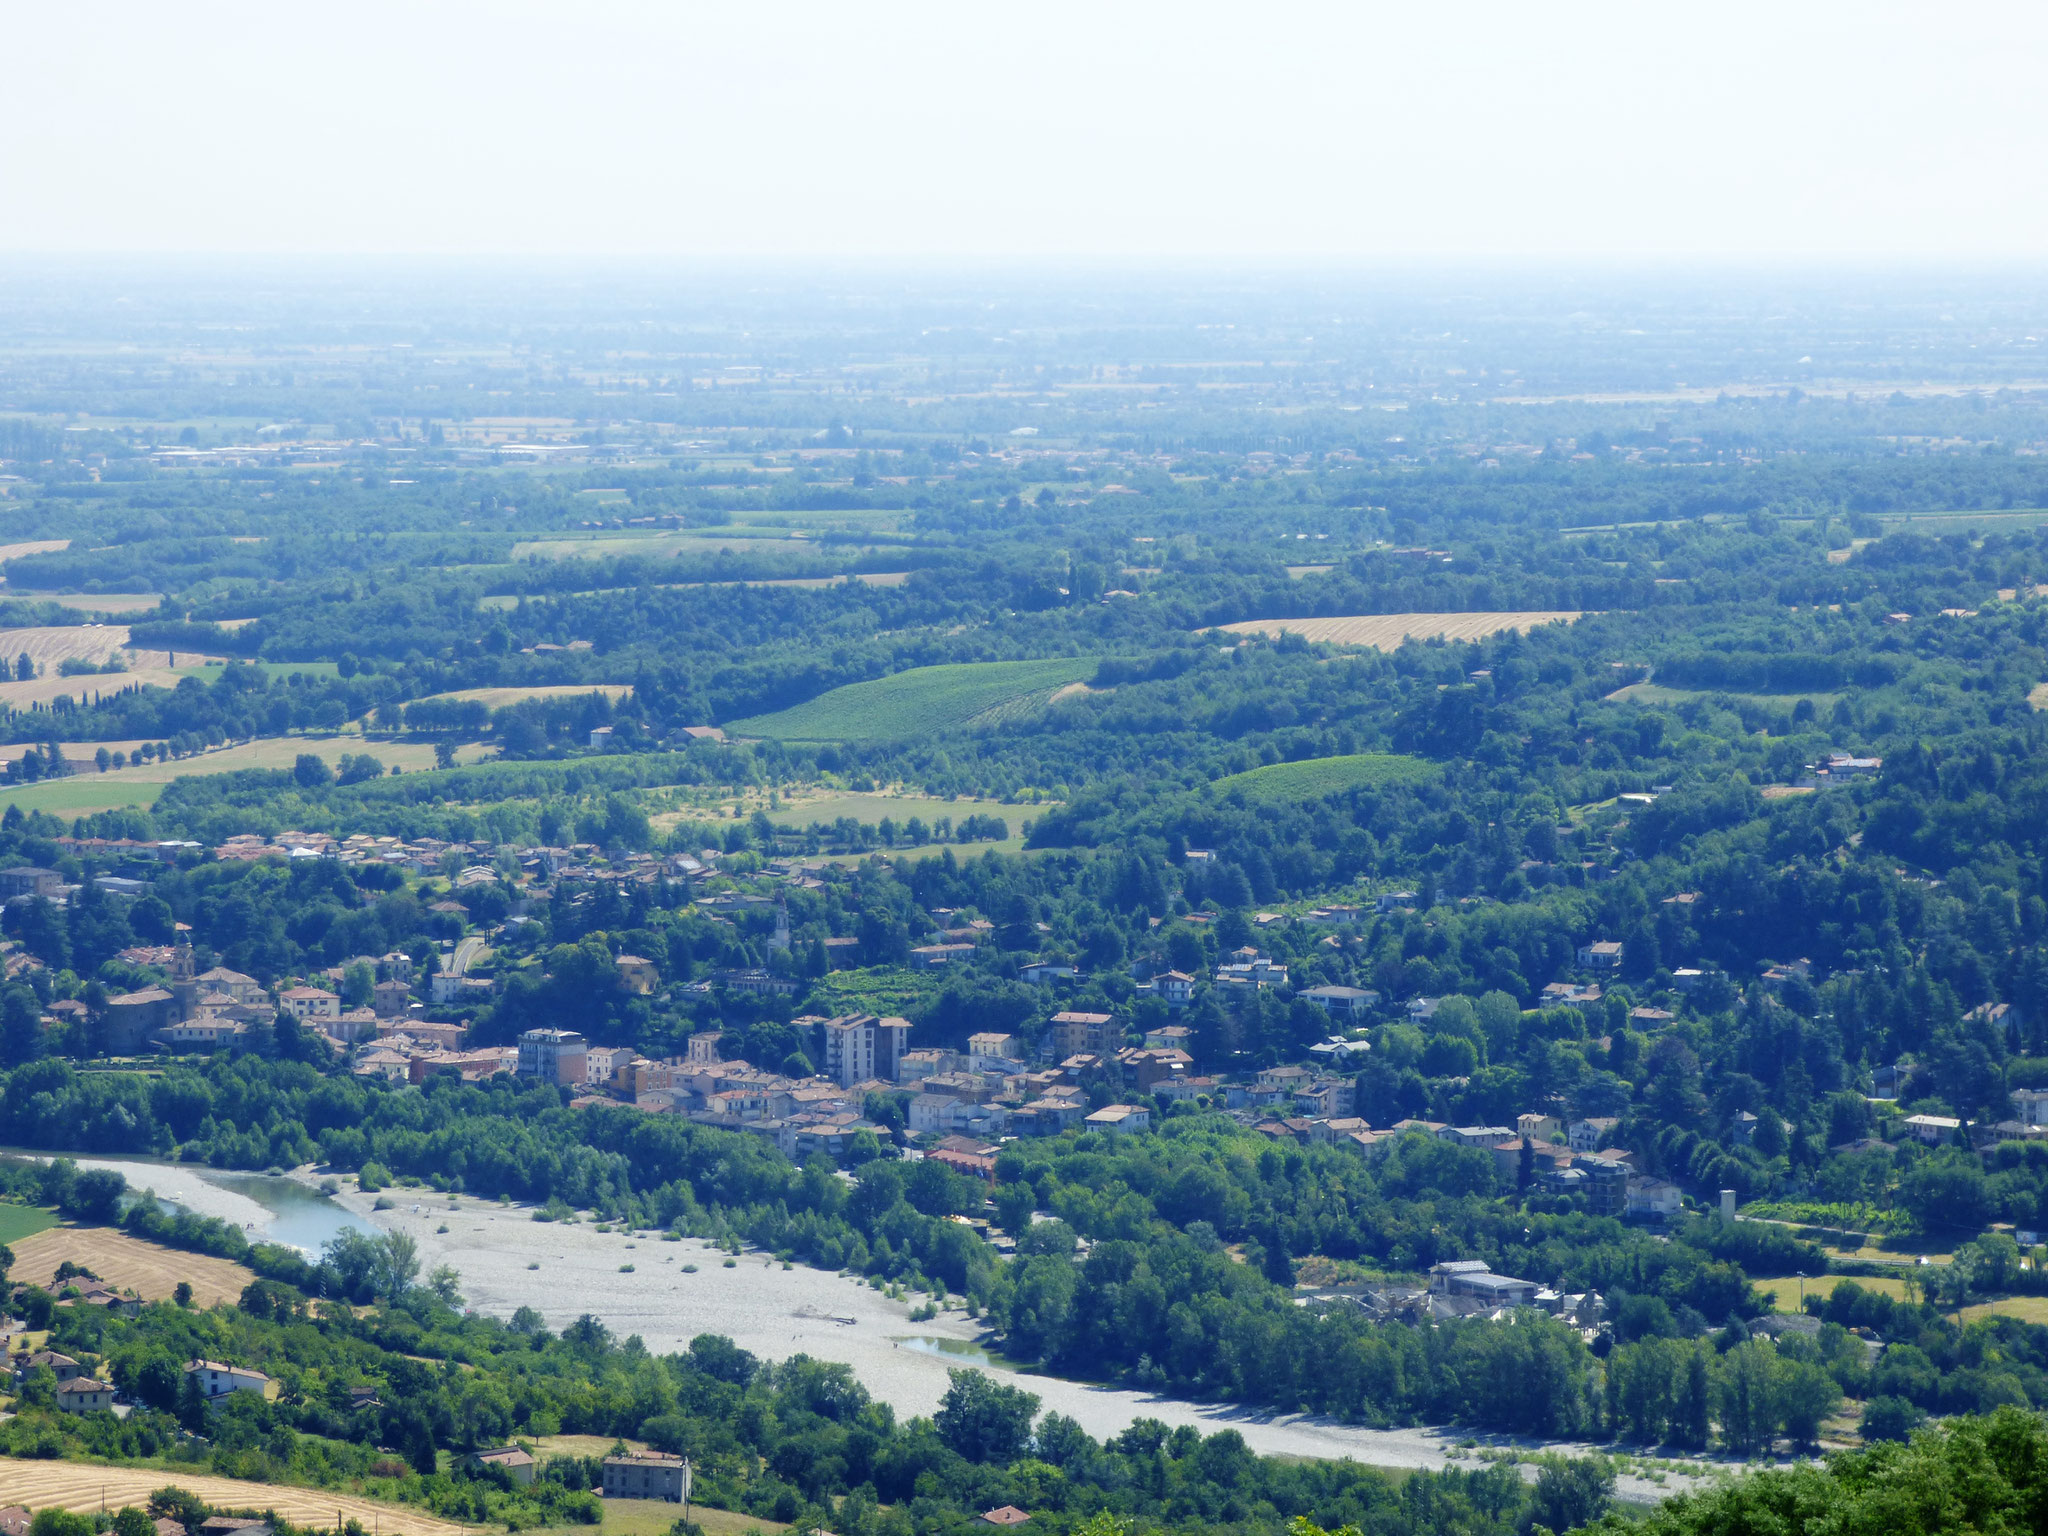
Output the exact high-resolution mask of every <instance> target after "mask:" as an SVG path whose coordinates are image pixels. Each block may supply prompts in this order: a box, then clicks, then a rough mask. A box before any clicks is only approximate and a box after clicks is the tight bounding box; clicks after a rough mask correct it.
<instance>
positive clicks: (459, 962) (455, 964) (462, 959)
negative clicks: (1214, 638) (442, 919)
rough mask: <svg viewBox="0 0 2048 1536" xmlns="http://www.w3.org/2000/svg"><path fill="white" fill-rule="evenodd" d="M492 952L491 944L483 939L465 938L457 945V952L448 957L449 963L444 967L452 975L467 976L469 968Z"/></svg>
mask: <svg viewBox="0 0 2048 1536" xmlns="http://www.w3.org/2000/svg"><path fill="white" fill-rule="evenodd" d="M490 952H491V947H490V945H488V944H486V943H485V942H484V941H483V940H482V939H477V938H469V939H464V940H463V941H462V942H461V943H460V944H458V945H456V946H455V953H454V954H452V955H450V956H449V957H448V964H447V965H446V967H444V969H445V970H446V972H447V974H448V975H450V976H467V975H468V974H469V968H470V967H471V966H472V965H475V964H476V963H477V961H479V960H481V959H483V958H484V957H485V956H487V955H488V954H490Z"/></svg>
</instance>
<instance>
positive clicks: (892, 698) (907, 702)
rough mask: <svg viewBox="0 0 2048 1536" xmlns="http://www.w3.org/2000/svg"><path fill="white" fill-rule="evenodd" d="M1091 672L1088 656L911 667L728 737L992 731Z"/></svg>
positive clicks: (851, 737)
mask: <svg viewBox="0 0 2048 1536" xmlns="http://www.w3.org/2000/svg"><path fill="white" fill-rule="evenodd" d="M1094 672H1095V663H1094V662H1093V661H1092V660H1089V659H1088V658H1086V657H1068V658H1062V659H1059V660H1054V661H981V662H962V663H958V664H955V665H951V666H942V667H913V668H911V669H910V670H909V671H908V672H898V673H896V674H895V675H893V676H891V677H881V678H876V679H875V680H874V681H872V682H866V683H849V684H847V685H846V686H845V687H844V688H834V689H833V690H832V691H831V692H829V693H824V694H820V695H819V696H818V697H817V698H815V699H811V700H808V701H807V702H805V703H802V704H797V705H793V706H792V707H790V708H789V709H784V710H778V711H777V712H776V713H774V714H772V715H757V716H755V717H754V718H753V719H751V720H738V721H735V722H733V723H732V724H731V725H728V726H727V727H726V734H728V735H732V736H767V737H771V738H774V739H776V740H780V741H887V740H898V739H901V738H904V737H909V736H920V735H928V734H930V733H932V732H935V731H947V730H959V729H962V728H966V727H976V726H984V725H994V724H997V723H999V722H1000V721H1001V720H1003V719H1007V718H1012V717H1014V716H1015V715H1016V714H1018V713H1021V712H1023V711H1026V710H1029V709H1033V708H1038V707H1042V706H1043V705H1044V704H1045V703H1046V701H1048V700H1049V699H1050V698H1051V697H1052V695H1053V694H1055V693H1057V692H1058V691H1059V690H1060V689H1062V688H1064V687H1066V686H1067V685H1068V684H1070V683H1078V682H1082V681H1084V680H1086V679H1087V678H1089V677H1091V676H1093V675H1094Z"/></svg>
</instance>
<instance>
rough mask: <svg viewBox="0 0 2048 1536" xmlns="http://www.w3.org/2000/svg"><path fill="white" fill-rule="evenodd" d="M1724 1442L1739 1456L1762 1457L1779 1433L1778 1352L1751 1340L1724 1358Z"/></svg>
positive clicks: (1721, 1387)
mask: <svg viewBox="0 0 2048 1536" xmlns="http://www.w3.org/2000/svg"><path fill="white" fill-rule="evenodd" d="M1719 1374H1720V1380H1719V1382H1718V1384H1717V1385H1718V1387H1719V1393H1718V1395H1719V1398H1720V1408H1721V1439H1722V1441H1723V1442H1724V1443H1725V1444H1726V1445H1727V1447H1728V1449H1729V1450H1731V1451H1733V1452H1735V1453H1736V1454H1737V1455H1738V1456H1760V1455H1762V1454H1764V1453H1765V1452H1767V1451H1768V1450H1770V1448H1771V1442H1772V1441H1773V1440H1775V1439H1776V1438H1777V1433H1778V1418H1779V1411H1778V1352H1777V1351H1776V1350H1775V1349H1773V1348H1772V1347H1771V1345H1770V1342H1769V1341H1768V1340H1766V1339H1749V1340H1746V1341H1745V1342H1743V1343H1741V1344H1738V1345H1736V1346H1735V1347H1734V1348H1733V1349H1731V1350H1729V1351H1728V1353H1727V1354H1726V1355H1724V1356H1722V1357H1721V1369H1720V1373H1719Z"/></svg>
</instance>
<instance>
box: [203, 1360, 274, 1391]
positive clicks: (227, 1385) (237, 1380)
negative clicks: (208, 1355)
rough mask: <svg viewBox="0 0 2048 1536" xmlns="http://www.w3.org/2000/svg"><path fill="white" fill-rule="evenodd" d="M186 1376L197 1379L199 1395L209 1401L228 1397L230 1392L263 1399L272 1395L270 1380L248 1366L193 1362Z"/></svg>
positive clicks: (212, 1361)
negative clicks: (253, 1394)
mask: <svg viewBox="0 0 2048 1536" xmlns="http://www.w3.org/2000/svg"><path fill="white" fill-rule="evenodd" d="M185 1374H186V1375H187V1376H191V1377H195V1378H197V1380H198V1382H199V1395H200V1396H201V1397H204V1398H207V1399H209V1400H211V1399H213V1398H217V1397H226V1396H227V1395H228V1394H229V1393H230V1392H254V1393H257V1394H258V1395H260V1396H263V1397H268V1396H269V1395H270V1385H271V1383H270V1378H269V1377H268V1376H266V1375H264V1374H263V1373H262V1372H261V1371H258V1370H252V1369H250V1368H249V1367H248V1366H246V1365H225V1364H223V1363H222V1362H220V1361H218V1360H193V1361H190V1362H188V1363H187V1364H186V1366H185Z"/></svg>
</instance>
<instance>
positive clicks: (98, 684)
mask: <svg viewBox="0 0 2048 1536" xmlns="http://www.w3.org/2000/svg"><path fill="white" fill-rule="evenodd" d="M17 633H19V631H17ZM14 654H16V655H19V654H20V653H19V652H16V653H14ZM150 654H151V655H154V656H157V657H159V658H161V657H162V656H163V654H164V653H163V652H162V651H153V652H151V653H150ZM184 654H185V653H184V652H183V651H180V652H179V653H178V655H179V658H180V661H181V663H182V660H183V657H184ZM9 665H10V666H11V665H12V663H11V662H10V663H9ZM197 675H199V669H198V668H197V667H187V666H184V665H182V664H181V665H180V666H179V667H178V668H177V670H175V671H173V670H172V669H171V668H169V667H138V666H136V665H135V664H134V663H133V662H130V663H129V665H128V670H127V671H126V672H109V673H102V674H98V675H92V676H86V677H58V676H56V675H55V674H54V673H52V674H51V675H49V676H47V677H38V678H33V679H31V680H30V681H28V682H25V683H23V682H0V707H5V708H7V709H27V708H28V707H29V705H31V704H49V703H52V702H53V701H55V700H57V699H61V698H73V699H77V700H79V701H80V702H86V701H89V700H91V699H93V698H94V697H95V696H97V697H99V698H103V699H104V698H108V697H111V696H112V695H113V694H116V693H119V692H121V691H122V690H123V689H127V688H175V687H177V686H178V683H179V681H180V680H181V679H183V678H187V677H193V676H197Z"/></svg>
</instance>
